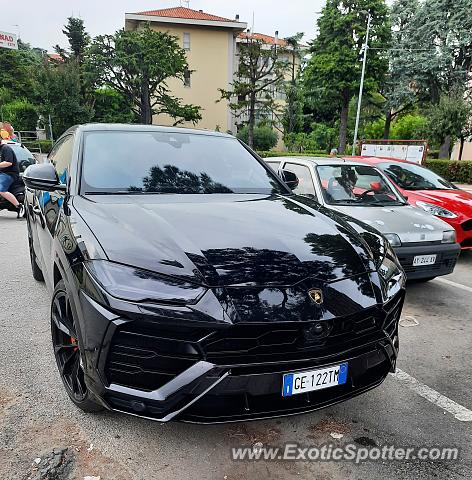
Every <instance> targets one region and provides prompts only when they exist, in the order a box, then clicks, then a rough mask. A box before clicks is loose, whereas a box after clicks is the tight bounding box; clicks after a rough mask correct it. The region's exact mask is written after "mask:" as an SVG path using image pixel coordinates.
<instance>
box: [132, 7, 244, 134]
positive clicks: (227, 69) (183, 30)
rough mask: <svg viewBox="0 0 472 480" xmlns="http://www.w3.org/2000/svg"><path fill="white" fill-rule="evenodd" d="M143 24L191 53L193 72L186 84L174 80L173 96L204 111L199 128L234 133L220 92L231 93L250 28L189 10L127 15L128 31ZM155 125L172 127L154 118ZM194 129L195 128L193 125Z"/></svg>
mask: <svg viewBox="0 0 472 480" xmlns="http://www.w3.org/2000/svg"><path fill="white" fill-rule="evenodd" d="M143 23H149V24H150V26H151V28H153V29H155V30H157V31H162V32H168V33H170V34H172V35H174V36H176V37H177V38H178V39H179V42H180V45H181V46H182V47H183V48H184V49H185V50H186V51H187V61H188V64H189V70H190V72H191V73H190V72H189V73H188V75H187V76H186V78H185V83H182V82H181V81H180V80H178V79H171V80H170V81H169V87H170V89H171V91H172V93H173V94H174V95H175V96H177V97H180V98H182V99H183V101H184V102H185V103H191V104H194V105H200V106H201V107H202V117H203V118H202V120H201V121H200V122H199V123H198V125H197V126H198V127H199V128H206V129H209V130H215V129H219V130H220V131H234V129H235V125H234V122H233V118H232V115H231V112H230V110H229V108H228V105H227V102H225V101H222V102H218V103H217V100H218V99H219V98H220V93H219V90H218V89H219V88H223V89H229V88H230V83H231V82H232V81H233V74H234V72H235V70H236V69H237V66H236V40H237V38H238V35H239V34H240V33H241V32H244V31H245V30H246V28H247V24H246V23H244V22H241V21H239V17H238V16H237V15H236V16H235V18H234V19H229V18H223V17H219V16H216V15H211V14H209V13H205V12H203V11H202V10H192V9H190V8H185V7H176V8H165V9H161V10H150V11H146V12H139V13H127V14H126V15H125V28H126V29H127V30H136V29H138V28H139V27H140V25H141V24H143ZM154 123H158V124H161V125H166V124H172V123H173V121H172V119H170V118H165V116H158V117H155V118H154ZM190 126H191V125H190Z"/></svg>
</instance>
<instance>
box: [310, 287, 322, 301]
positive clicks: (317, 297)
mask: <svg viewBox="0 0 472 480" xmlns="http://www.w3.org/2000/svg"><path fill="white" fill-rule="evenodd" d="M308 295H309V296H310V298H311V299H312V301H313V303H316V305H321V304H322V303H323V292H322V291H321V290H320V289H319V288H312V289H311V290H308Z"/></svg>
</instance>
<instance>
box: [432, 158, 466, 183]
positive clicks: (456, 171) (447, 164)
mask: <svg viewBox="0 0 472 480" xmlns="http://www.w3.org/2000/svg"><path fill="white" fill-rule="evenodd" d="M426 167H428V168H429V169H430V170H432V171H433V172H435V173H437V174H438V175H440V176H441V177H444V178H445V179H446V180H449V181H450V182H456V183H469V184H472V161H470V162H469V161H464V160H461V161H460V162H454V161H450V160H428V161H427V162H426Z"/></svg>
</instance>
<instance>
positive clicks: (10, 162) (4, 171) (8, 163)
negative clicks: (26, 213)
mask: <svg viewBox="0 0 472 480" xmlns="http://www.w3.org/2000/svg"><path fill="white" fill-rule="evenodd" d="M19 176H20V169H19V167H18V160H17V158H16V155H15V152H14V151H13V149H12V148H11V147H9V146H8V145H5V144H3V143H2V142H0V196H1V197H3V198H4V199H5V200H8V201H9V202H10V203H12V204H13V206H14V207H15V208H16V210H17V211H20V208H21V206H20V204H19V202H18V200H17V199H16V197H15V196H14V195H13V193H11V192H9V191H8V189H9V188H10V187H11V185H12V183H14V182H15V181H16V180H18V177H19Z"/></svg>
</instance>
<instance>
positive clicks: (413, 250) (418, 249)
mask: <svg viewBox="0 0 472 480" xmlns="http://www.w3.org/2000/svg"><path fill="white" fill-rule="evenodd" d="M394 250H395V253H396V254H397V257H398V260H399V261H400V263H401V265H402V267H403V269H404V270H405V273H406V275H407V279H408V280H420V279H424V278H433V277H439V276H441V275H448V274H450V273H452V272H453V270H454V267H455V266H456V263H457V258H458V257H459V254H460V251H461V247H460V245H459V244H458V243H452V244H434V245H430V244H426V245H424V244H415V245H413V246H402V247H397V248H394ZM417 255H437V259H436V263H435V264H434V265H424V266H414V265H413V259H414V258H415V257H416V256H417Z"/></svg>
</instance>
